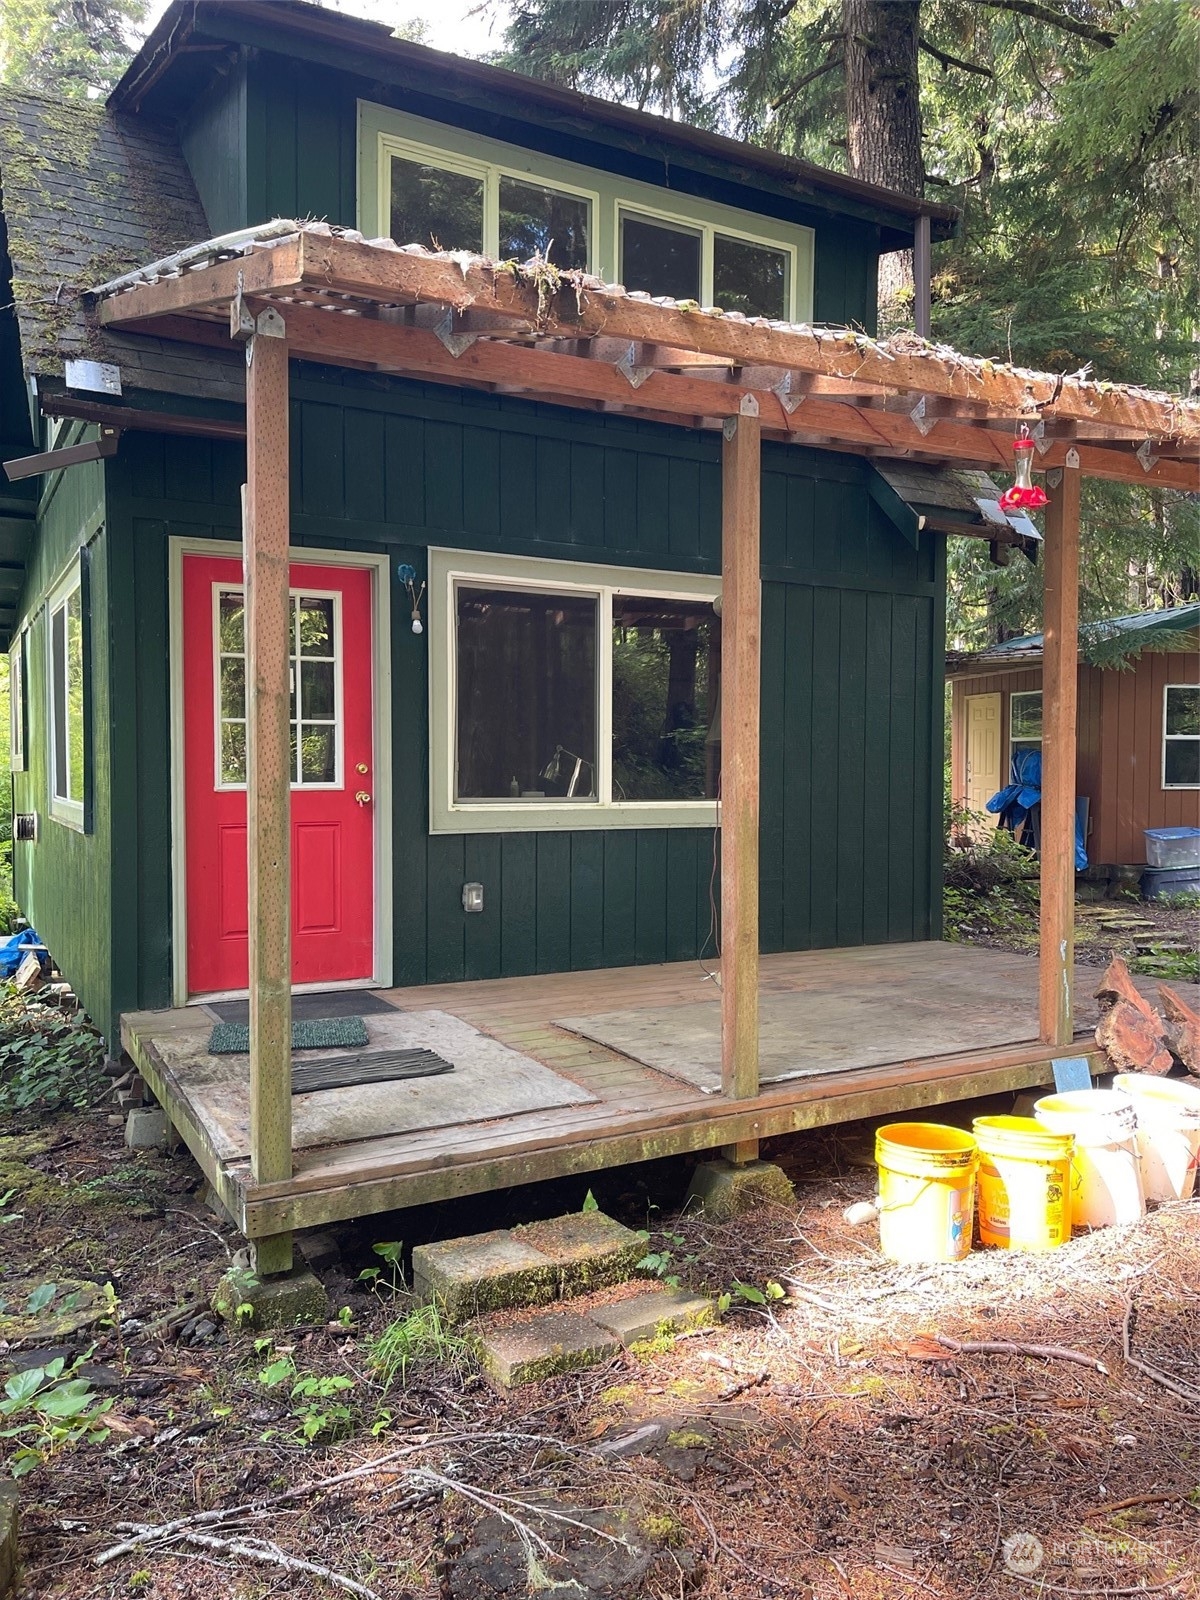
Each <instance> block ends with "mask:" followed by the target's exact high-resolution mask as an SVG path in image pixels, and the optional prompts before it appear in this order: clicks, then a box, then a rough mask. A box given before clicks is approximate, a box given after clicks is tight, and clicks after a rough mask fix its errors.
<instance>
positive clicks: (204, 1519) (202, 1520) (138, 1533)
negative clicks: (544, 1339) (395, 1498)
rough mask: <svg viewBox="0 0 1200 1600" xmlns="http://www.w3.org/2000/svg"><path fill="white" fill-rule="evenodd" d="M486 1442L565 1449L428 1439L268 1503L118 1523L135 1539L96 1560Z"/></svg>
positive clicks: (526, 1438) (544, 1439)
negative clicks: (152, 1522)
mask: <svg viewBox="0 0 1200 1600" xmlns="http://www.w3.org/2000/svg"><path fill="white" fill-rule="evenodd" d="M481 1440H484V1441H501V1442H509V1441H520V1442H523V1443H530V1442H532V1443H538V1444H556V1445H558V1446H560V1448H567V1447H564V1446H563V1442H562V1440H561V1439H556V1438H555V1437H554V1436H553V1435H552V1434H542V1433H491V1434H484V1435H480V1434H477V1433H454V1434H445V1435H442V1436H440V1437H432V1438H431V1437H429V1436H426V1437H425V1438H424V1439H422V1440H420V1441H419V1442H417V1441H414V1442H413V1443H412V1444H407V1445H403V1446H401V1448H400V1449H398V1450H391V1451H389V1452H388V1454H387V1455H385V1456H379V1457H377V1458H376V1459H375V1460H373V1461H364V1462H362V1463H361V1465H359V1466H357V1467H350V1468H349V1469H348V1470H347V1471H345V1472H336V1473H334V1474H333V1476H332V1477H329V1478H314V1479H309V1481H308V1482H307V1483H300V1484H297V1485H296V1486H295V1488H292V1489H284V1490H283V1491H282V1493H280V1494H275V1495H271V1496H270V1497H269V1498H268V1499H266V1500H251V1501H247V1502H246V1503H245V1504H243V1505H237V1506H219V1507H216V1508H215V1509H214V1510H211V1511H194V1512H193V1513H192V1514H191V1515H190V1516H187V1517H176V1518H175V1520H174V1521H173V1522H163V1523H160V1524H159V1525H158V1526H157V1527H151V1526H149V1525H148V1524H145V1523H137V1522H118V1523H117V1524H116V1527H117V1531H118V1532H120V1533H131V1534H132V1535H133V1537H132V1538H129V1539H124V1540H122V1542H121V1543H120V1544H115V1545H113V1546H112V1547H111V1548H110V1549H108V1550H102V1551H101V1552H100V1554H99V1555H98V1556H96V1557H95V1564H96V1566H98V1567H103V1566H106V1565H107V1564H108V1563H109V1562H110V1561H115V1560H116V1559H117V1557H118V1556H124V1555H128V1554H129V1553H130V1551H132V1550H137V1549H139V1548H140V1547H141V1546H142V1545H144V1544H151V1543H154V1544H157V1543H161V1542H162V1541H163V1540H164V1539H171V1538H173V1537H174V1536H175V1535H176V1534H179V1533H182V1532H183V1531H184V1530H185V1529H191V1528H200V1527H212V1526H214V1525H219V1524H220V1523H222V1522H232V1521H234V1520H235V1519H238V1518H245V1517H263V1516H267V1515H268V1514H269V1513H270V1512H271V1511H273V1510H274V1509H275V1507H276V1506H280V1505H285V1504H286V1503H287V1502H288V1501H289V1500H307V1499H308V1498H309V1497H310V1496H311V1495H314V1494H319V1493H320V1492H321V1491H322V1490H325V1489H335V1488H338V1487H340V1486H341V1485H342V1484H344V1483H353V1482H354V1481H355V1480H356V1479H358V1478H369V1477H372V1476H374V1475H375V1474H376V1473H390V1474H391V1475H392V1476H394V1477H403V1476H405V1475H409V1476H415V1475H416V1474H415V1473H412V1472H410V1469H408V1468H406V1467H394V1466H393V1465H392V1463H393V1462H395V1461H400V1460H403V1459H404V1458H405V1457H407V1456H413V1455H417V1454H418V1453H419V1452H420V1451H422V1450H428V1449H429V1448H430V1447H431V1446H432V1445H438V1446H443V1445H448V1444H466V1443H479V1442H481Z"/></svg>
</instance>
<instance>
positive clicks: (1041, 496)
mask: <svg viewBox="0 0 1200 1600" xmlns="http://www.w3.org/2000/svg"><path fill="white" fill-rule="evenodd" d="M1013 455H1014V456H1015V457H1016V472H1017V479H1016V482H1015V483H1014V484H1013V486H1012V488H1011V489H1005V491H1004V493H1003V494H1002V495H1001V496H1000V509H1001V510H1002V511H1036V510H1038V508H1039V507H1040V506H1044V505H1048V504H1049V497H1048V496H1047V494H1046V491H1045V490H1044V489H1042V488H1040V487H1039V486H1038V485H1037V484H1036V483H1034V482H1033V480H1032V478H1031V477H1030V473H1031V472H1032V470H1033V440H1032V439H1031V438H1030V437H1029V429H1028V428H1027V427H1025V426H1024V424H1022V426H1021V436H1020V438H1019V439H1014V440H1013Z"/></svg>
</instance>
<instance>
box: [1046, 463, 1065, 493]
mask: <svg viewBox="0 0 1200 1600" xmlns="http://www.w3.org/2000/svg"><path fill="white" fill-rule="evenodd" d="M1062 480H1063V469H1062V468H1061V467H1051V468H1050V470H1049V472H1047V474H1046V487H1047V488H1049V489H1057V488H1058V487H1059V485H1060V484H1061V483H1062Z"/></svg>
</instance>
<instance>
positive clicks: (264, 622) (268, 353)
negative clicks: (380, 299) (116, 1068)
mask: <svg viewBox="0 0 1200 1600" xmlns="http://www.w3.org/2000/svg"><path fill="white" fill-rule="evenodd" d="M254 329H255V331H254V333H253V334H252V336H251V338H250V342H249V344H248V345H247V347H246V363H247V365H246V527H245V549H244V562H245V576H246V611H245V626H246V840H247V847H248V850H249V924H248V926H249V930H250V941H249V942H250V1172H251V1176H252V1177H253V1179H254V1181H255V1182H256V1183H278V1182H281V1181H283V1180H286V1179H288V1178H290V1177H291V1175H292V950H291V944H292V940H291V932H292V928H291V921H292V914H291V682H290V668H291V663H290V654H291V652H290V637H291V600H290V595H289V588H290V585H289V574H288V559H289V550H288V546H289V536H290V515H289V506H288V347H287V338H286V330H285V328H284V324H283V319H282V318H281V317H280V316H279V314H278V312H276V311H273V310H267V311H262V312H259V313H258V315H257V316H256V317H255V320H254ZM253 1248H254V1259H255V1268H256V1270H257V1271H258V1273H259V1274H260V1276H261V1275H264V1274H266V1273H278V1272H286V1271H288V1270H289V1268H290V1267H291V1265H292V1236H291V1234H290V1233H284V1234H276V1235H274V1236H272V1237H270V1238H267V1239H258V1240H255V1241H254V1243H253Z"/></svg>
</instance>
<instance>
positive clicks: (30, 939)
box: [0, 928, 46, 978]
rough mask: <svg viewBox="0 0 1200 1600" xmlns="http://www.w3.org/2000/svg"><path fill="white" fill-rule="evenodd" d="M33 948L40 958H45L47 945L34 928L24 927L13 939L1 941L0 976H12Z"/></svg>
mask: <svg viewBox="0 0 1200 1600" xmlns="http://www.w3.org/2000/svg"><path fill="white" fill-rule="evenodd" d="M31 948H32V950H33V952H34V954H35V955H37V956H38V957H39V959H41V958H44V956H45V954H46V947H45V945H44V944H43V943H42V941H41V940H40V939H39V938H38V936H37V934H36V933H34V931H33V929H32V928H22V929H21V931H20V933H14V934H13V936H12V937H11V939H5V940H4V941H3V942H0V978H11V977H12V976H13V975H14V974H15V972H16V970H17V968H18V967H19V966H20V965H21V963H22V961H24V959H25V957H26V956H27V955H28V954H29V952H30V949H31ZM44 964H45V963H44V961H43V965H44Z"/></svg>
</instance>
